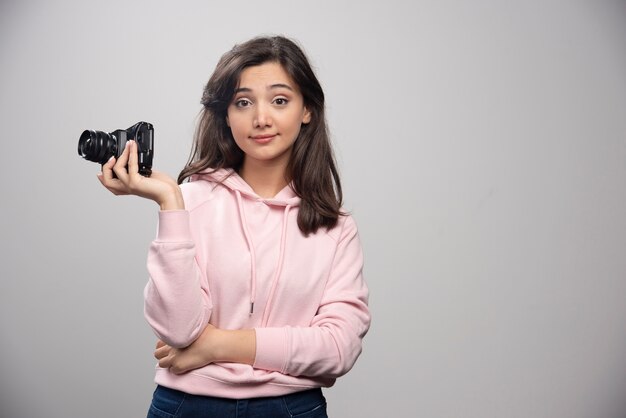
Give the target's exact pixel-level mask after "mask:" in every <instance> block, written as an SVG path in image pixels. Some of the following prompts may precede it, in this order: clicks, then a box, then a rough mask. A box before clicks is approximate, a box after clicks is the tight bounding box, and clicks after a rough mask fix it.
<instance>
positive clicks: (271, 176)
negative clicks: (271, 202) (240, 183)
mask: <svg viewBox="0 0 626 418" xmlns="http://www.w3.org/2000/svg"><path fill="white" fill-rule="evenodd" d="M286 169H287V167H286V165H284V164H262V163H261V164H259V163H258V162H254V161H250V160H248V159H246V161H244V163H243V167H242V168H241V170H240V172H239V175H240V176H241V178H242V179H244V180H245V182H246V183H248V185H250V187H251V188H252V190H254V192H255V193H256V194H258V195H259V196H261V197H263V198H272V197H274V196H276V195H277V194H278V192H280V191H281V190H282V189H284V188H285V186H286V185H287V180H286V179H285V177H286V176H285V171H286Z"/></svg>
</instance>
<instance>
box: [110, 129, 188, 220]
mask: <svg viewBox="0 0 626 418" xmlns="http://www.w3.org/2000/svg"><path fill="white" fill-rule="evenodd" d="M126 166H128V169H127V168H126ZM113 173H115V175H116V176H117V178H113ZM98 180H100V183H102V185H103V186H104V187H106V188H107V189H108V190H109V191H110V192H111V193H113V194H114V195H116V196H119V195H136V196H140V197H144V198H146V199H150V200H154V201H155V202H156V203H157V204H158V205H159V206H160V207H161V209H162V210H172V209H184V203H183V198H182V193H181V191H180V187H179V186H178V184H177V183H176V181H175V180H174V179H172V178H171V177H170V176H168V175H167V174H165V173H161V172H159V171H155V170H153V171H152V175H151V176H150V177H144V176H142V175H141V174H139V164H138V157H137V144H136V143H135V141H128V142H127V143H126V147H125V148H124V151H123V152H122V154H121V155H120V157H119V159H117V160H116V159H115V157H111V159H110V160H109V161H107V162H106V163H105V164H104V165H103V166H102V173H99V174H98Z"/></svg>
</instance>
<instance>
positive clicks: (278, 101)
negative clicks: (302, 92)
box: [274, 97, 289, 106]
mask: <svg viewBox="0 0 626 418" xmlns="http://www.w3.org/2000/svg"><path fill="white" fill-rule="evenodd" d="M287 103H289V100H287V99H285V98H284V97H277V98H275V99H274V104H277V105H278V106H285V105H286V104H287Z"/></svg>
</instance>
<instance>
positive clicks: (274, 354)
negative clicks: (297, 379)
mask: <svg viewBox="0 0 626 418" xmlns="http://www.w3.org/2000/svg"><path fill="white" fill-rule="evenodd" d="M255 332H256V357H255V359H254V365H253V367H254V368H255V369H262V370H269V371H273V372H279V373H283V374H284V373H285V370H286V368H287V358H288V347H289V333H288V332H287V328H255Z"/></svg>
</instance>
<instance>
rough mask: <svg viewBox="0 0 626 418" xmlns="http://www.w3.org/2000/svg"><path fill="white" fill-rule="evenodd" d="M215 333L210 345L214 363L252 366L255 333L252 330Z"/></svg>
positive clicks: (254, 353)
mask: <svg viewBox="0 0 626 418" xmlns="http://www.w3.org/2000/svg"><path fill="white" fill-rule="evenodd" d="M215 331H216V332H215V336H214V337H213V338H214V341H213V342H211V344H212V345H213V348H212V350H214V356H215V361H216V362H229V363H241V364H250V365H252V364H254V359H255V357H256V332H255V331H254V330H253V329H242V330H223V329H216V330H215Z"/></svg>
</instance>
